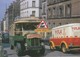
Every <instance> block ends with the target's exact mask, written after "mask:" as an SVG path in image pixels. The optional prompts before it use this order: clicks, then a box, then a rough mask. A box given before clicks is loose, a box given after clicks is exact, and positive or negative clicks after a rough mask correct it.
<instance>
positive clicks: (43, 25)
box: [38, 20, 48, 28]
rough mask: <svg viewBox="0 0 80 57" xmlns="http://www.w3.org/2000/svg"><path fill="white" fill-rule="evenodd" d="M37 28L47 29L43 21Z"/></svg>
mask: <svg viewBox="0 0 80 57" xmlns="http://www.w3.org/2000/svg"><path fill="white" fill-rule="evenodd" d="M38 28H48V26H47V24H46V22H45V21H44V20H42V21H41V22H40V24H39V25H38Z"/></svg>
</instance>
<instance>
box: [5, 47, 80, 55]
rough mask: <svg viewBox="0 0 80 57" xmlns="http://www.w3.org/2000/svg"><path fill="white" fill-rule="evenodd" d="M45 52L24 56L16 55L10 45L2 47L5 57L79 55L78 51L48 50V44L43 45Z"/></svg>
mask: <svg viewBox="0 0 80 57" xmlns="http://www.w3.org/2000/svg"><path fill="white" fill-rule="evenodd" d="M45 48H46V52H45V54H44V55H43V56H41V55H37V54H35V55H32V56H30V55H27V54H26V55H25V56H17V54H16V52H15V51H14V50H11V49H10V47H5V48H4V55H5V57H80V51H72V52H68V53H62V52H61V51H59V50H55V51H50V50H49V46H45Z"/></svg>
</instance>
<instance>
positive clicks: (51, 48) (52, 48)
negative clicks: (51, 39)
mask: <svg viewBox="0 0 80 57" xmlns="http://www.w3.org/2000/svg"><path fill="white" fill-rule="evenodd" d="M49 45H50V50H51V51H54V47H53V46H52V43H50V44H49Z"/></svg>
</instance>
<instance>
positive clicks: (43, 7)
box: [42, 4, 46, 15]
mask: <svg viewBox="0 0 80 57" xmlns="http://www.w3.org/2000/svg"><path fill="white" fill-rule="evenodd" d="M45 11H46V9H45V4H43V13H42V14H43V15H45V14H46V12H45Z"/></svg>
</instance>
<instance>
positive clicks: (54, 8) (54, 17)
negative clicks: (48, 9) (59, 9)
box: [52, 7, 56, 18]
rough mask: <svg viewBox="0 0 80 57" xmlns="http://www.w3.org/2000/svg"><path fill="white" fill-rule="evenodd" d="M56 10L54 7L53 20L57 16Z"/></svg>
mask: <svg viewBox="0 0 80 57" xmlns="http://www.w3.org/2000/svg"><path fill="white" fill-rule="evenodd" d="M55 10H56V9H55V7H53V13H52V14H53V18H55V15H56V13H55Z"/></svg>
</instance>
